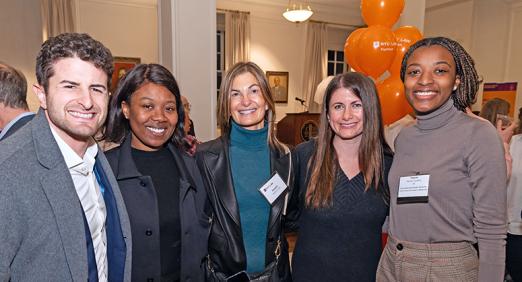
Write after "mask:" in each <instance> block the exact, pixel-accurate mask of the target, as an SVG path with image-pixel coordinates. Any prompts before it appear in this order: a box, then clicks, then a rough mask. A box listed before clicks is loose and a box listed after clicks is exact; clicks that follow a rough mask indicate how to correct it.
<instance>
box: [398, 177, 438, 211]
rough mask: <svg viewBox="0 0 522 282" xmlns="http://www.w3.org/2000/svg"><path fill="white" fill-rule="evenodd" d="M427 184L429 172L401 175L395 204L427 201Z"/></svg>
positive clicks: (428, 183)
mask: <svg viewBox="0 0 522 282" xmlns="http://www.w3.org/2000/svg"><path fill="white" fill-rule="evenodd" d="M429 185H430V176H429V174H425V175H413V176H403V177H401V178H400V180H399V194H398V195H397V204H406V203H427V202H428V189H429Z"/></svg>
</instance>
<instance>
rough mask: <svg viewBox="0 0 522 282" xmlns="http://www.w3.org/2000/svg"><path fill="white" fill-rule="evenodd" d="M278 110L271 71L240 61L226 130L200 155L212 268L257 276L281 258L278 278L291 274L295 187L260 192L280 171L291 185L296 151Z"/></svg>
mask: <svg viewBox="0 0 522 282" xmlns="http://www.w3.org/2000/svg"><path fill="white" fill-rule="evenodd" d="M274 112H275V105H274V101H273V98H272V94H271V92H270V87H269V84H268V81H267V79H266V77H265V75H264V72H263V71H262V70H261V69H260V68H259V67H258V66H257V65H256V64H254V63H252V62H241V63H238V64H236V65H234V66H233V67H232V68H231V69H230V70H229V71H228V72H227V75H226V76H225V78H224V79H223V82H222V84H221V95H220V97H219V102H218V114H217V116H218V118H217V119H218V123H219V126H220V129H221V132H222V136H221V137H219V138H217V139H215V140H212V141H209V142H206V143H203V144H201V145H199V146H198V148H197V153H196V159H197V163H198V166H199V169H200V170H201V172H202V174H203V178H204V181H205V186H206V188H207V193H208V195H209V199H210V204H211V205H210V206H211V208H212V215H213V217H212V228H211V229H212V230H211V234H210V238H209V256H208V260H209V261H208V267H209V269H208V270H209V274H210V273H211V272H212V271H213V272H214V274H219V275H221V274H222V276H223V277H229V276H233V275H241V274H238V273H239V272H245V273H247V274H248V276H249V277H250V278H255V277H256V276H258V275H259V274H260V273H262V272H263V271H265V268H266V267H267V266H268V265H269V264H270V263H272V262H274V261H275V260H276V258H278V259H277V271H276V272H277V274H278V276H279V279H281V280H282V281H290V280H291V278H290V271H289V265H288V247H287V243H286V240H285V238H284V236H283V216H284V214H285V211H284V207H285V194H286V193H289V191H291V189H290V187H288V188H287V189H286V190H285V191H284V192H283V193H282V194H281V196H280V197H278V198H277V199H276V200H275V201H274V202H273V203H272V204H270V203H269V202H268V201H267V200H266V199H265V197H264V196H263V195H262V194H261V193H260V192H259V188H260V187H261V186H262V185H264V184H265V183H267V182H268V181H269V180H270V179H271V178H272V176H273V175H275V174H276V173H277V174H278V175H279V176H280V177H281V179H282V180H283V181H284V182H286V183H291V179H290V178H291V175H290V174H291V173H290V156H289V154H288V151H289V150H288V148H287V147H286V146H285V145H284V144H282V143H280V142H279V141H278V140H277V138H276V136H275V132H274V128H273V126H274ZM243 275H244V274H243Z"/></svg>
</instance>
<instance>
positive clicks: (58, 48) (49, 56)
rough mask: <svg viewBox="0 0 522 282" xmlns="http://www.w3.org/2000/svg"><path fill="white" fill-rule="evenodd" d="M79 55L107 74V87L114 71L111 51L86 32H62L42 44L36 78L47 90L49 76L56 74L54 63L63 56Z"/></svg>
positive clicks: (37, 61) (37, 60)
mask: <svg viewBox="0 0 522 282" xmlns="http://www.w3.org/2000/svg"><path fill="white" fill-rule="evenodd" d="M73 57H78V58H79V59H81V60H83V61H87V62H91V63H92V64H94V65H95V66H96V67H97V68H99V69H102V70H103V71H104V72H105V73H106V74H107V87H108V88H110V83H111V82H110V78H111V77H112V72H113V71H114V67H113V63H112V61H113V59H112V54H111V51H110V50H109V49H108V48H107V47H105V46H104V45H103V44H102V43H101V42H99V41H97V40H95V39H93V38H92V37H91V36H89V35H88V34H86V33H62V34H60V35H58V36H55V37H51V38H49V39H48V40H47V41H45V42H44V43H43V44H42V48H41V49H40V52H38V56H37V57H36V79H37V81H38V84H40V85H41V86H43V88H44V90H45V91H47V87H48V86H49V78H50V77H51V76H53V75H54V70H53V64H54V63H55V62H56V61H57V60H59V59H63V58H73Z"/></svg>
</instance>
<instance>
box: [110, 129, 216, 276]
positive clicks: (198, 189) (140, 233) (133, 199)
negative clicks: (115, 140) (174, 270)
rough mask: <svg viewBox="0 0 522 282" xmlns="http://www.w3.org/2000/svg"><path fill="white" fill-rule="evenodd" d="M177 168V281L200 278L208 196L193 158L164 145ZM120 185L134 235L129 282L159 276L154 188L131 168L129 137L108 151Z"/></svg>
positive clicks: (206, 229)
mask: <svg viewBox="0 0 522 282" xmlns="http://www.w3.org/2000/svg"><path fill="white" fill-rule="evenodd" d="M168 148H169V150H170V152H171V153H172V157H173V158H174V161H175V162H176V165H177V167H178V169H179V173H180V179H179V182H180V183H179V188H180V203H179V206H180V220H181V274H180V278H181V281H203V280H204V278H203V272H202V268H201V267H202V260H203V258H204V257H205V256H206V255H207V237H208V232H209V230H208V228H209V220H208V217H206V216H205V215H204V213H203V207H204V204H205V201H206V200H207V197H206V193H205V191H204V190H203V183H202V180H201V176H200V174H199V171H198V169H197V167H196V163H195V161H194V159H193V158H192V157H190V156H189V155H187V154H186V153H185V152H183V151H181V150H179V149H177V148H176V147H174V146H173V145H172V144H169V145H168ZM106 154H107V159H108V160H109V163H110V165H111V167H112V169H113V171H114V174H115V176H116V179H117V180H118V184H119V186H120V189H121V192H122V195H123V199H124V200H125V205H126V206H127V211H128V213H129V218H130V222H131V229H132V234H133V258H132V281H149V279H154V281H160V277H161V261H160V259H161V256H160V251H161V250H160V230H159V229H160V226H159V214H158V205H157V198H156V190H155V189H154V186H153V182H152V179H151V177H150V176H146V175H142V174H141V173H140V172H139V171H138V169H137V168H136V164H135V163H134V160H133V158H132V153H131V137H130V135H129V136H127V137H126V138H125V140H124V141H123V143H122V144H121V146H120V147H117V148H114V149H112V150H110V151H108V152H107V153H106Z"/></svg>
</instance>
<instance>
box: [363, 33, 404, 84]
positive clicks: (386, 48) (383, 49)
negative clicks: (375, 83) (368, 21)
mask: <svg viewBox="0 0 522 282" xmlns="http://www.w3.org/2000/svg"><path fill="white" fill-rule="evenodd" d="M394 57H395V35H393V32H392V31H391V30H390V29H389V28H388V27H385V26H381V25H374V26H369V27H368V28H366V30H365V31H363V32H362V33H361V35H360V37H359V42H358V43H357V64H358V65H359V67H360V68H361V70H362V72H363V73H365V74H367V75H369V76H371V77H373V78H374V79H377V78H379V76H380V75H381V74H383V73H384V72H385V71H386V70H387V69H388V68H389V67H390V65H391V63H392V62H393V58H394Z"/></svg>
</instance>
